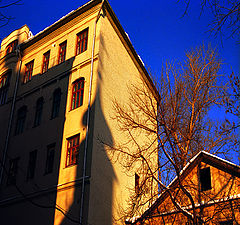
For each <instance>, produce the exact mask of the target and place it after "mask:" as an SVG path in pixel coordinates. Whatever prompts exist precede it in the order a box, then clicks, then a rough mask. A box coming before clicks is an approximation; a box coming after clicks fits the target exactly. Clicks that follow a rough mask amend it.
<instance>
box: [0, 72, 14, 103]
mask: <svg viewBox="0 0 240 225" xmlns="http://www.w3.org/2000/svg"><path fill="white" fill-rule="evenodd" d="M11 73H12V72H11V71H9V72H7V73H5V74H3V75H2V76H1V77H0V105H3V104H5V103H6V102H7V95H8V88H9V83H10V77H11Z"/></svg>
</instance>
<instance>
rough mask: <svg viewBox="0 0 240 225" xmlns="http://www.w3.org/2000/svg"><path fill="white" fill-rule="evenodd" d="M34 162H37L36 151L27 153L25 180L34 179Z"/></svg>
mask: <svg viewBox="0 0 240 225" xmlns="http://www.w3.org/2000/svg"><path fill="white" fill-rule="evenodd" d="M36 161H37V150H34V151H32V152H30V153H29V161H28V170H27V180H29V179H33V178H34V174H35V167H36Z"/></svg>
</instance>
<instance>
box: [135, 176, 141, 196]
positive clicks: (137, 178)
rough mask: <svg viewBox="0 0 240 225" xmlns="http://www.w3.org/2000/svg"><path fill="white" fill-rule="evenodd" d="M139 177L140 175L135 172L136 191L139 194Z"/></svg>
mask: <svg viewBox="0 0 240 225" xmlns="http://www.w3.org/2000/svg"><path fill="white" fill-rule="evenodd" d="M139 179H140V177H139V176H138V174H136V173H135V193H136V194H138V193H139V189H140V186H139Z"/></svg>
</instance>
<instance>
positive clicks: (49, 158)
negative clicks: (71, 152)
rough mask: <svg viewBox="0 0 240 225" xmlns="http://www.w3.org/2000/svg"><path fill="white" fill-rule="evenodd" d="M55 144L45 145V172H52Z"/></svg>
mask: <svg viewBox="0 0 240 225" xmlns="http://www.w3.org/2000/svg"><path fill="white" fill-rule="evenodd" d="M54 155H55V144H52V145H49V146H48V147H47V160H46V167H45V174H48V173H52V171H53V165H54Z"/></svg>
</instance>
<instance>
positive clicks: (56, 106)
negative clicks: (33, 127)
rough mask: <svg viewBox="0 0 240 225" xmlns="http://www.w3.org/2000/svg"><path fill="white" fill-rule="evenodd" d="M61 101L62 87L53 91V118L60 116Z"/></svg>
mask: <svg viewBox="0 0 240 225" xmlns="http://www.w3.org/2000/svg"><path fill="white" fill-rule="evenodd" d="M60 103H61V89H60V88H58V89H56V90H55V91H54V93H53V105H52V116H51V118H52V119H53V118H55V117H58V115H59V110H60Z"/></svg>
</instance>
